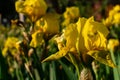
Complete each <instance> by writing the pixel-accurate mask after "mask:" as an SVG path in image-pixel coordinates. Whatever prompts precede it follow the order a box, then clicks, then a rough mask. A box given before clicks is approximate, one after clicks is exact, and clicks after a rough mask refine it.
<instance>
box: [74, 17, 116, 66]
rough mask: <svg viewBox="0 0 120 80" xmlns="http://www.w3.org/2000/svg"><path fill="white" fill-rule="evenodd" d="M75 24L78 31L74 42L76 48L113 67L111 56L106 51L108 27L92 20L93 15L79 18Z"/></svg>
mask: <svg viewBox="0 0 120 80" xmlns="http://www.w3.org/2000/svg"><path fill="white" fill-rule="evenodd" d="M76 24H77V29H78V32H79V34H78V39H77V42H76V48H77V50H78V51H79V52H81V54H88V55H90V56H91V57H93V58H94V59H95V60H97V61H99V62H101V63H103V64H106V65H109V66H111V67H114V66H115V65H114V63H113V62H112V59H111V56H110V54H109V53H108V52H107V51H106V50H107V39H106V37H107V35H108V34H109V31H108V29H107V28H106V27H105V26H104V25H103V24H102V23H99V22H96V21H94V18H93V17H90V18H89V19H84V18H80V19H79V20H78V22H77V23H76Z"/></svg>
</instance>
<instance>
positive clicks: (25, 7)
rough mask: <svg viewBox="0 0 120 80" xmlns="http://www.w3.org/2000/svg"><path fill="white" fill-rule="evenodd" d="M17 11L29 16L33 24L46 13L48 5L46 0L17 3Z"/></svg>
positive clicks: (28, 0)
mask: <svg viewBox="0 0 120 80" xmlns="http://www.w3.org/2000/svg"><path fill="white" fill-rule="evenodd" d="M15 6H16V11H17V12H19V13H23V14H25V15H27V16H28V17H29V18H30V19H31V20H32V21H33V22H34V21H36V20H37V19H39V18H40V17H41V16H42V15H44V14H45V13H46V10H47V5H46V3H45V1H44V0H25V1H17V2H16V4H15Z"/></svg>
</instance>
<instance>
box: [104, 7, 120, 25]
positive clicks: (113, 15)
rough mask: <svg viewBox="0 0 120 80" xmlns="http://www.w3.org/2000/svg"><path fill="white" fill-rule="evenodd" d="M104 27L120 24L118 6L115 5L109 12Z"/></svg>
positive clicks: (119, 9) (119, 8)
mask: <svg viewBox="0 0 120 80" xmlns="http://www.w3.org/2000/svg"><path fill="white" fill-rule="evenodd" d="M105 24H106V25H108V26H109V25H113V24H115V25H116V24H120V5H116V6H114V7H113V9H112V10H110V11H109V15H108V17H107V18H106V20H105Z"/></svg>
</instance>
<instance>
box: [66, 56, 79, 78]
mask: <svg viewBox="0 0 120 80" xmlns="http://www.w3.org/2000/svg"><path fill="white" fill-rule="evenodd" d="M68 55H69V57H70V60H71V62H72V63H73V65H74V66H75V68H76V71H77V74H78V79H79V77H80V70H79V67H78V64H77V62H76V60H75V58H74V57H73V56H72V54H68Z"/></svg>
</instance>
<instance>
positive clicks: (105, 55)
mask: <svg viewBox="0 0 120 80" xmlns="http://www.w3.org/2000/svg"><path fill="white" fill-rule="evenodd" d="M87 54H88V55H90V56H92V57H93V58H94V59H95V60H97V61H99V62H101V63H103V64H106V65H108V66H110V67H115V64H114V63H113V61H112V58H111V55H110V53H109V52H107V51H104V50H101V51H98V50H93V51H89V52H88V53H87Z"/></svg>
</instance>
